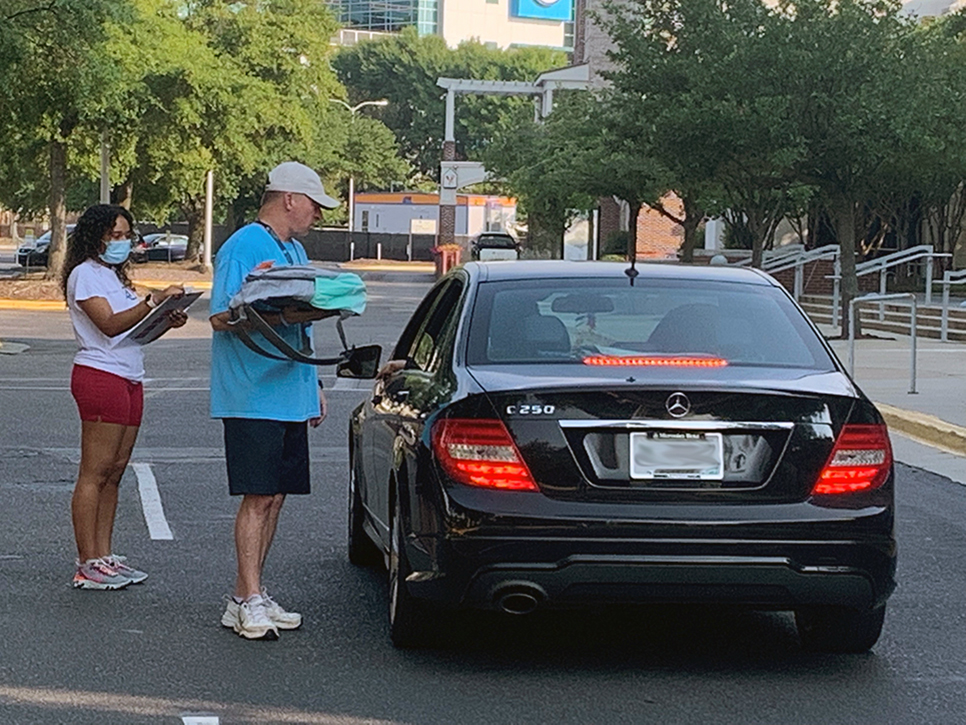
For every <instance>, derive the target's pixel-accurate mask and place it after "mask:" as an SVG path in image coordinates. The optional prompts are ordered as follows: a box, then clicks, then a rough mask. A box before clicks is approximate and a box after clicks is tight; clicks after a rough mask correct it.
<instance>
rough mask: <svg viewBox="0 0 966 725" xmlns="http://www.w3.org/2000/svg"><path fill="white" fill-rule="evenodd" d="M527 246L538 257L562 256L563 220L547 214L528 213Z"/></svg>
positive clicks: (557, 257)
mask: <svg viewBox="0 0 966 725" xmlns="http://www.w3.org/2000/svg"><path fill="white" fill-rule="evenodd" d="M527 225H528V229H529V234H528V236H527V246H528V247H529V248H530V250H531V251H533V252H534V253H535V255H536V256H537V258H540V259H545V258H549V259H562V258H563V238H564V224H563V222H561V221H559V220H556V219H553V218H551V217H549V216H543V215H541V214H535V213H533V212H531V213H530V215H529V217H528V218H527Z"/></svg>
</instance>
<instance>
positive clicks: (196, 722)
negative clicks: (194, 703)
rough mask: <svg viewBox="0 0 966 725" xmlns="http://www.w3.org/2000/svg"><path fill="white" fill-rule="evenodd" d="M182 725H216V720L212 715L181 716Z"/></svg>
mask: <svg viewBox="0 0 966 725" xmlns="http://www.w3.org/2000/svg"><path fill="white" fill-rule="evenodd" d="M181 722H183V723H184V725H218V718H217V717H216V716H214V715H182V716H181Z"/></svg>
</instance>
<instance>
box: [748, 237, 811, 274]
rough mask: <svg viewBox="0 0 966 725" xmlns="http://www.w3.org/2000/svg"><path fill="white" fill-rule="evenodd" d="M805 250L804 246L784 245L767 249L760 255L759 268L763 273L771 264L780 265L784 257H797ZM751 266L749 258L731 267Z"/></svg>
mask: <svg viewBox="0 0 966 725" xmlns="http://www.w3.org/2000/svg"><path fill="white" fill-rule="evenodd" d="M804 250H805V245H804V244H786V245H785V246H783V247H779V248H778V249H769V250H767V251H765V252H763V253H762V255H761V268H762V270H763V271H766V272H767V271H768V265H769V264H772V263H781V262H783V261H785V258H786V257H790V256H797V255H799V254H801V253H802V252H803V251H804ZM749 264H751V257H747V258H746V259H742V260H739V261H737V262H735V263H734V264H733V265H732V266H734V267H747V266H748V265H749Z"/></svg>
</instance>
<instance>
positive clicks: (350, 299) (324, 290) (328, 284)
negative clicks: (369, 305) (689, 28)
mask: <svg viewBox="0 0 966 725" xmlns="http://www.w3.org/2000/svg"><path fill="white" fill-rule="evenodd" d="M310 304H311V305H312V306H313V307H316V308H318V309H320V310H349V311H351V312H354V313H355V314H357V315H361V314H362V313H363V311H365V309H366V285H365V283H364V282H363V281H362V278H361V277H359V275H357V274H352V273H351V272H343V273H342V274H338V275H336V276H335V277H316V278H315V294H314V295H313V296H312V301H311V303H310Z"/></svg>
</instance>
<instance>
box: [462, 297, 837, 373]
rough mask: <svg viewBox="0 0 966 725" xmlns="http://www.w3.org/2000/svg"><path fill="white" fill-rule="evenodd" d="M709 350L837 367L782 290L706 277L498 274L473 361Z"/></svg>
mask: <svg viewBox="0 0 966 725" xmlns="http://www.w3.org/2000/svg"><path fill="white" fill-rule="evenodd" d="M641 353H646V354H655V355H699V356H712V357H716V358H723V359H724V360H726V361H727V363H728V364H729V365H756V366H768V367H793V368H807V369H811V370H821V371H830V370H834V369H835V365H834V363H833V361H832V359H831V358H830V357H829V355H828V353H827V352H826V350H825V348H824V346H823V345H822V342H821V340H820V339H819V338H818V337H817V335H816V334H815V332H814V331H813V330H812V328H811V327H810V326H809V324H808V322H807V321H806V320H805V318H804V317H803V316H802V314H801V313H800V312H799V311H798V309H797V308H796V307H795V306H794V304H793V303H792V302H791V301H790V300H789V299H788V297H787V295H785V294H784V292H783V291H782V290H780V289H777V288H775V287H771V286H766V285H752V284H743V283H734V282H709V281H706V280H700V281H696V280H691V281H685V280H669V279H663V280H647V279H638V281H637V282H636V284H635V285H634V286H633V287H632V286H631V285H630V284H628V282H627V281H626V280H602V279H599V278H588V279H563V280H515V281H510V282H488V283H483V284H481V285H480V287H479V293H478V295H477V299H476V302H475V305H474V308H473V314H472V322H471V324H470V330H469V349H468V353H467V361H468V363H469V364H470V365H504V364H522V363H571V364H572V363H574V362H580V361H582V360H583V358H585V357H587V356H591V355H613V356H633V355H640V354H641Z"/></svg>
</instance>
